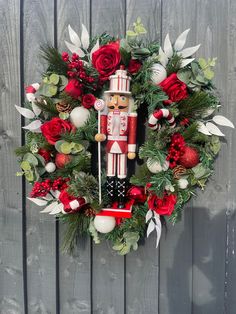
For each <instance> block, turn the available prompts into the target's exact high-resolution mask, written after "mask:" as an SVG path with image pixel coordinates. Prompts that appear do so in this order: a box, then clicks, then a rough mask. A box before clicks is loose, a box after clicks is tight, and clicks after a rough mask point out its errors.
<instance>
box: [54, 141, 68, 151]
mask: <svg viewBox="0 0 236 314" xmlns="http://www.w3.org/2000/svg"><path fill="white" fill-rule="evenodd" d="M63 143H66V141H64V140H60V141H57V142H56V144H55V148H56V150H57V151H58V152H59V153H62V151H61V145H62V144H63Z"/></svg>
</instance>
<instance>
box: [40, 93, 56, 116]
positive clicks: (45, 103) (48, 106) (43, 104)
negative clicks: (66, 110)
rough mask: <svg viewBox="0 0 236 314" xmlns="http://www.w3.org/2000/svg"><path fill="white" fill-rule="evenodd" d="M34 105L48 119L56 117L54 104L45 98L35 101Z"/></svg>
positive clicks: (48, 98)
mask: <svg viewBox="0 0 236 314" xmlns="http://www.w3.org/2000/svg"><path fill="white" fill-rule="evenodd" d="M36 105H37V106H38V107H39V108H40V109H42V111H43V113H44V114H45V113H46V114H47V115H48V116H49V117H51V118H52V117H55V116H58V111H57V108H56V104H55V102H54V101H53V100H52V99H51V98H50V97H47V96H43V97H40V98H39V99H37V100H36Z"/></svg>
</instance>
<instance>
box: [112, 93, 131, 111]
mask: <svg viewBox="0 0 236 314" xmlns="http://www.w3.org/2000/svg"><path fill="white" fill-rule="evenodd" d="M107 108H108V112H128V110H129V96H127V95H123V94H111V95H109V96H108V100H107Z"/></svg>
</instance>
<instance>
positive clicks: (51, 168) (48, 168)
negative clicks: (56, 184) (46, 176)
mask: <svg viewBox="0 0 236 314" xmlns="http://www.w3.org/2000/svg"><path fill="white" fill-rule="evenodd" d="M45 170H46V171H47V172H49V173H52V172H54V171H55V170H56V165H55V164H54V162H49V163H47V164H46V166H45Z"/></svg>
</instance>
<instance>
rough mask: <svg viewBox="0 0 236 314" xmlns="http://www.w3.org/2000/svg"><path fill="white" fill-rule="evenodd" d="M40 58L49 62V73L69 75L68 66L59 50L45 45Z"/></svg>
mask: <svg viewBox="0 0 236 314" xmlns="http://www.w3.org/2000/svg"><path fill="white" fill-rule="evenodd" d="M40 49H41V53H40V56H41V57H42V58H43V59H44V60H46V61H47V63H48V70H47V72H52V73H57V74H61V75H65V76H66V75H67V64H66V63H65V62H64V61H63V59H62V57H61V55H60V53H59V52H58V50H57V49H56V48H54V47H52V46H50V45H44V46H41V47H40Z"/></svg>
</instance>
